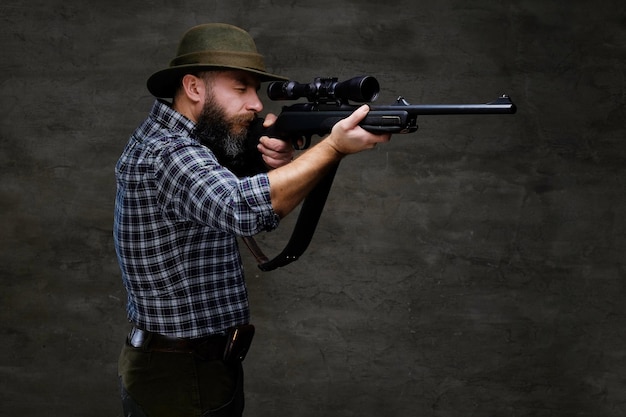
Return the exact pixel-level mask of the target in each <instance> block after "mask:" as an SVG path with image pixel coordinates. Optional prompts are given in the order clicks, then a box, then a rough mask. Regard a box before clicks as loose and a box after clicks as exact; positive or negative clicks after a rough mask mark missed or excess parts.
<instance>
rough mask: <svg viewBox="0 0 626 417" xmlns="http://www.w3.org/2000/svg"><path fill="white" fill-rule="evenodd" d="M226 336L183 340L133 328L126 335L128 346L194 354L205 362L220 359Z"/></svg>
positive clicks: (224, 347)
mask: <svg viewBox="0 0 626 417" xmlns="http://www.w3.org/2000/svg"><path fill="white" fill-rule="evenodd" d="M226 341H227V338H226V336H207V337H201V338H197V339H183V338H180V337H173V336H166V335H162V334H159V333H152V332H147V331H145V330H141V329H138V328H137V327H133V328H132V329H131V331H130V333H129V335H128V338H127V342H128V345H130V346H132V347H134V348H137V349H143V350H146V351H156V352H170V353H195V354H197V355H198V356H200V357H201V358H203V359H206V360H216V359H220V360H221V359H222V358H223V357H224V350H225V349H226Z"/></svg>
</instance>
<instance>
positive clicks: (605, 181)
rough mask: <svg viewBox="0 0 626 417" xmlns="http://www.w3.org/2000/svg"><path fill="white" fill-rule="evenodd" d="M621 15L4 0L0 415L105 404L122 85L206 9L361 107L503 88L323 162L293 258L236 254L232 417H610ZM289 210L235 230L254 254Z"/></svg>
mask: <svg viewBox="0 0 626 417" xmlns="http://www.w3.org/2000/svg"><path fill="white" fill-rule="evenodd" d="M625 11H626V10H625V6H624V5H623V2H621V1H611V0H605V1H596V2H587V1H572V2H557V1H550V0H548V1H546V0H541V1H539V0H522V1H516V2H512V1H487V0H480V1H473V2H467V1H462V0H445V1H431V2H416V1H412V0H400V1H395V2H387V3H386V4H385V3H382V2H380V1H370V0H360V1H356V0H355V1H343V2H341V1H329V0H321V1H316V2H304V1H303V2H297V1H285V0H275V1H272V0H263V1H258V2H244V1H241V0H237V1H229V2H215V1H186V2H171V1H165V0H161V1H150V2H147V1H125V2H122V1H117V0H114V1H107V2H104V1H93V0H85V1H80V2H79V1H74V2H71V1H70V2H68V1H59V0H45V1H44V0H20V1H17V0H4V1H3V3H2V5H0V23H1V24H0V47H1V50H2V58H1V59H0V93H1V95H2V101H1V102H0V114H1V115H2V118H1V121H0V139H1V140H0V173H1V181H0V210H1V213H2V216H0V236H1V240H0V245H1V246H0V265H2V267H1V268H0V280H1V284H2V287H1V290H0V404H2V406H0V415H6V416H15V415H21V416H35V415H37V416H39V415H54V416H119V415H121V407H120V405H119V401H118V398H117V387H116V384H117V382H116V360H117V354H118V352H119V348H120V347H121V344H122V343H123V339H124V336H125V333H126V331H127V329H128V326H127V324H126V323H125V312H124V297H125V293H124V291H123V288H122V285H121V281H120V276H119V273H118V269H117V264H116V261H115V257H114V251H113V247H112V239H111V225H112V210H113V197H114V191H115V190H114V187H115V184H114V178H113V166H114V164H115V161H116V159H117V157H118V156H119V154H120V152H121V150H122V148H123V146H124V144H125V142H126V140H127V137H128V135H129V134H130V133H131V131H132V130H133V129H134V128H135V126H136V125H137V124H138V123H139V122H140V121H141V120H142V118H143V117H144V116H145V114H146V112H147V111H148V109H149V106H150V104H151V101H152V99H151V98H150V96H149V94H148V92H147V90H146V88H145V80H146V78H147V77H148V76H149V75H150V74H151V73H152V72H153V71H156V70H157V69H160V68H161V67H162V66H164V65H166V64H167V62H169V60H170V59H171V58H172V57H173V54H174V51H175V48H176V44H177V42H178V39H179V37H180V36H181V34H182V33H183V32H184V31H185V30H186V29H187V28H188V27H190V26H192V25H195V24H198V23H204V22H209V21H223V22H229V23H234V24H236V25H239V26H241V27H244V28H246V29H247V30H249V31H250V32H251V34H252V35H253V36H254V37H255V38H256V39H257V41H258V47H259V49H260V50H261V51H262V52H263V53H264V54H265V55H266V59H267V62H268V65H269V67H270V68H271V70H273V71H276V72H278V73H281V74H283V75H286V76H289V77H292V78H294V79H296V80H298V81H302V82H306V81H309V80H311V79H312V78H313V77H315V76H320V75H323V76H337V77H339V78H341V79H345V78H348V77H351V76H354V75H360V74H370V75H373V76H375V77H377V78H378V80H379V82H380V83H381V85H382V91H381V98H380V99H379V103H381V104H387V103H389V102H391V101H392V100H393V99H395V97H396V96H397V95H400V94H402V95H404V96H405V97H406V98H407V99H408V100H409V101H410V102H413V103H436V102H485V101H489V100H492V99H494V98H495V97H496V96H497V95H499V94H501V93H508V94H510V95H511V96H512V97H513V98H514V100H515V101H516V103H517V104H518V106H519V111H518V113H517V114H516V115H515V116H457V117H422V118H421V119H420V130H419V131H418V132H417V133H415V134H412V135H402V136H400V135H399V136H396V137H395V138H394V139H393V141H392V143H390V144H388V145H386V146H379V147H378V148H377V149H376V150H373V151H370V152H366V153H364V154H360V155H358V156H354V157H351V158H349V159H347V160H345V161H344V162H343V163H342V165H341V167H340V169H339V173H338V175H337V179H336V182H335V186H334V188H333V190H332V192H331V195H330V198H329V201H328V205H327V209H326V211H325V212H324V215H323V217H322V220H321V223H320V226H319V230H318V232H317V234H316V235H315V238H314V240H313V242H312V244H311V247H310V249H309V251H308V252H307V253H306V254H305V256H304V257H303V258H302V259H301V260H300V261H298V262H296V263H294V264H292V265H290V266H289V267H287V268H284V269H280V270H277V271H273V272H270V273H262V272H260V271H258V270H257V269H256V267H255V265H254V262H253V260H252V257H251V256H249V255H248V254H247V253H244V258H245V261H246V267H247V270H248V281H249V289H250V297H251V301H252V313H253V321H254V323H255V324H256V326H257V337H256V339H255V343H254V345H253V347H252V349H251V352H250V354H249V359H247V361H246V370H247V379H246V384H247V385H246V387H247V398H248V406H247V407H248V408H247V410H248V413H247V415H249V416H253V415H254V416H270V415H271V416H319V415H333V416H345V417H348V416H381V415H385V416H403V417H404V416H436V417H444V416H445V417H457V416H458V417H461V416H463V417H466V416H480V417H482V416H485V417H487V416H537V417H544V416H546V417H547V416H550V417H555V416H585V417H604V416H606V417H609V416H611V417H617V416H623V415H626V379H625V378H624V375H625V374H626V353H625V352H626V349H625V348H624V346H625V345H626V333H625V332H624V320H625V318H626V317H625V315H626V307H625V304H626V303H624V296H625V292H626V291H625V288H624V285H625V284H624V279H625V278H626V270H625V263H624V250H625V249H626V225H625V223H624V216H623V213H624V211H625V209H626V195H625V193H624V191H625V188H624V180H625V179H626V176H625V174H626V173H625V168H624V158H625V157H626V143H625V141H624V140H625V139H626V138H625V134H626V126H625V122H624V120H625V116H626V111H625V108H624V106H625V102H626V88H625V82H624V80H625V78H626V66H625V62H626V20H625V18H624V15H625ZM266 104H267V106H266V107H267V109H269V110H273V111H277V110H278V109H279V108H280V104H277V103H266ZM292 223H293V218H290V219H288V220H287V221H285V224H284V225H283V228H282V229H281V230H280V231H277V232H275V233H273V234H267V235H263V236H261V237H260V239H259V241H260V242H261V244H262V245H264V247H266V248H267V250H268V251H269V252H277V251H278V250H280V248H281V245H282V244H283V243H284V242H285V240H286V239H287V237H288V235H289V232H290V230H289V227H290V225H291V224H292Z"/></svg>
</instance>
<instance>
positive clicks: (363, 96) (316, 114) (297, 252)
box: [243, 76, 517, 271]
mask: <svg viewBox="0 0 626 417" xmlns="http://www.w3.org/2000/svg"><path fill="white" fill-rule="evenodd" d="M379 91H380V85H379V84H378V81H377V80H376V78H374V77H372V76H359V77H354V78H351V79H349V80H347V81H342V82H340V81H338V79H337V78H321V77H318V78H315V79H314V80H313V82H311V83H308V84H301V83H298V82H296V81H276V82H272V83H270V84H269V85H268V87H267V95H268V97H269V98H270V100H298V99H300V98H306V99H307V100H308V102H307V103H296V104H293V105H291V106H284V107H283V108H282V111H281V113H280V114H279V116H278V119H277V120H276V122H275V123H274V124H273V125H272V126H270V127H269V128H264V127H263V126H262V123H263V120H262V119H257V120H256V121H255V122H254V123H253V124H252V125H251V127H250V130H251V132H252V134H253V136H254V137H256V138H259V137H261V136H270V137H273V138H279V139H283V140H289V141H291V142H292V144H293V146H294V148H296V149H306V148H308V147H309V146H310V145H311V139H312V137H313V136H314V135H318V136H325V135H327V134H328V133H330V131H331V130H332V128H333V126H334V125H335V124H336V123H337V122H338V121H340V120H342V119H344V118H346V117H348V116H349V115H350V114H352V112H354V110H356V109H357V108H358V107H359V105H354V104H350V101H354V102H360V103H369V102H373V101H375V100H376V99H377V98H378V94H379ZM516 110H517V107H516V106H515V104H514V103H513V102H512V101H511V98H510V97H509V96H507V95H505V94H503V95H501V96H500V97H498V98H497V99H496V100H494V101H491V102H489V103H486V104H418V105H411V104H409V103H408V102H407V101H406V100H405V99H404V97H402V96H400V97H398V98H397V100H396V101H395V103H393V104H390V105H386V106H370V111H369V113H368V114H367V116H366V117H365V118H364V119H363V120H362V121H361V123H359V126H361V127H362V128H363V129H365V130H367V131H370V132H372V133H392V134H404V133H412V132H415V131H416V130H417V129H418V125H417V117H418V116H420V115H462V114H514V113H515V112H516ZM303 139H304V142H303V143H302V140H303ZM337 168H338V164H337V165H335V166H334V167H333V169H331V171H330V172H329V173H328V174H326V176H325V177H324V178H322V179H321V180H320V182H319V183H318V184H317V186H316V187H315V188H314V189H313V190H312V191H311V193H310V194H309V195H308V196H307V197H306V198H305V200H304V202H303V203H302V208H301V209H300V214H299V215H298V219H297V221H296V225H295V228H294V230H293V232H292V234H291V237H290V239H289V241H288V243H287V245H286V246H285V249H283V251H282V252H281V253H280V254H279V255H277V256H276V257H275V258H273V259H271V260H270V259H269V258H268V257H267V256H265V254H264V253H263V251H262V250H261V249H260V247H259V246H258V245H257V243H256V241H255V240H254V238H252V237H246V238H244V239H243V240H244V242H245V244H246V245H247V246H248V248H249V249H250V251H251V252H252V254H253V255H254V256H255V258H256V260H257V263H258V267H259V268H260V269H261V270H262V271H271V270H273V269H276V268H279V267H282V266H285V265H288V264H290V263H291V262H293V261H295V260H297V259H298V258H299V257H300V256H301V255H302V254H303V253H304V251H305V250H306V249H307V247H308V245H309V243H310V242H311V239H312V238H313V234H314V232H315V228H316V227H317V223H318V221H319V218H320V216H321V213H322V210H323V209H324V205H325V204H326V199H327V197H328V193H329V192H330V187H331V186H332V182H333V180H334V177H335V173H336V172H337Z"/></svg>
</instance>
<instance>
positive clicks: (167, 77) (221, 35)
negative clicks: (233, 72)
mask: <svg viewBox="0 0 626 417" xmlns="http://www.w3.org/2000/svg"><path fill="white" fill-rule="evenodd" d="M216 68H224V69H229V68H232V69H240V70H244V71H249V72H252V73H254V74H257V75H258V76H259V80H260V81H262V82H263V81H285V80H287V78H285V77H281V76H279V75H274V74H270V73H268V72H267V71H266V69H265V63H264V61H263V56H262V55H260V54H259V53H258V51H257V49H256V45H255V44H254V40H253V39H252V37H251V36H250V35H249V34H248V32H246V31H245V30H243V29H240V28H238V27H236V26H232V25H228V24H224V23H207V24H204V25H199V26H195V27H192V28H191V29H189V30H188V31H187V32H186V33H185V34H184V35H183V38H182V40H181V41H180V43H179V44H178V53H177V55H176V58H174V59H173V60H172V61H171V62H170V66H169V67H168V68H165V69H163V70H161V71H158V72H156V73H154V74H152V76H150V78H148V83H147V84H148V90H149V91H150V93H152V94H153V95H154V96H155V97H174V94H175V93H176V89H177V88H178V85H179V82H180V79H181V78H182V76H183V75H185V74H189V73H192V72H195V71H202V70H210V69H216Z"/></svg>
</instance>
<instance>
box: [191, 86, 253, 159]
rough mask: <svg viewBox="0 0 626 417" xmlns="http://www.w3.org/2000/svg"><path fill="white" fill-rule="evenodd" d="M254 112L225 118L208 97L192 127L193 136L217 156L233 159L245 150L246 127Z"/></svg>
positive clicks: (224, 114)
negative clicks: (193, 127) (194, 125)
mask: <svg viewBox="0 0 626 417" xmlns="http://www.w3.org/2000/svg"><path fill="white" fill-rule="evenodd" d="M252 120H254V114H251V115H249V116H245V115H240V116H234V117H232V118H230V119H229V118H227V116H226V113H225V112H224V109H222V108H221V107H220V106H219V105H218V104H217V103H216V102H215V100H214V99H213V97H208V98H207V100H206V102H205V103H204V107H203V108H202V113H201V114H200V117H199V118H198V123H197V124H196V127H195V129H194V135H195V137H196V138H197V139H198V140H199V141H200V143H202V144H203V145H205V146H207V147H208V148H209V149H211V150H212V151H213V152H214V153H215V154H216V156H218V158H220V157H225V158H228V159H234V158H237V157H238V156H240V155H241V154H242V153H243V152H245V150H246V146H247V139H248V128H247V126H248V125H249V124H250V122H251V121H252Z"/></svg>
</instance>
